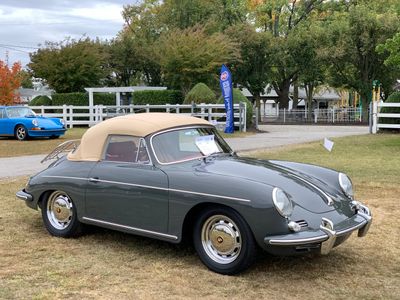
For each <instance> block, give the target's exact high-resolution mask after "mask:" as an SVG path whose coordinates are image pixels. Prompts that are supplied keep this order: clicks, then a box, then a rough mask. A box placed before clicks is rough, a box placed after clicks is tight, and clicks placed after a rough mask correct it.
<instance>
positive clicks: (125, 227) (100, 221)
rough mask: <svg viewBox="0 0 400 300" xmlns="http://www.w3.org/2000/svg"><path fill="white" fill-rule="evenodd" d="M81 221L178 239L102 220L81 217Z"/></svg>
mask: <svg viewBox="0 0 400 300" xmlns="http://www.w3.org/2000/svg"><path fill="white" fill-rule="evenodd" d="M82 219H83V220H85V221H88V222H93V223H97V224H102V225H108V226H112V227H116V228H121V229H126V230H130V231H134V232H140V233H146V234H150V235H155V236H160V237H163V238H167V239H171V240H177V239H178V237H177V236H176V235H170V234H165V233H161V232H156V231H151V230H146V229H141V228H137V227H131V226H126V225H121V224H116V223H112V222H107V221H102V220H97V219H92V218H87V217H83V218H82Z"/></svg>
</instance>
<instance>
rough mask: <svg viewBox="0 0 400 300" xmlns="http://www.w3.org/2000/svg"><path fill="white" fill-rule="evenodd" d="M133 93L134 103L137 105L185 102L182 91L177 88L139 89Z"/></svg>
mask: <svg viewBox="0 0 400 300" xmlns="http://www.w3.org/2000/svg"><path fill="white" fill-rule="evenodd" d="M132 95H133V100H132V103H133V104H136V105H145V104H150V105H163V104H182V102H183V96H182V93H181V92H180V91H177V90H161V91H138V92H134V93H132Z"/></svg>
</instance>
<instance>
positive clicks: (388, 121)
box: [379, 92, 400, 124]
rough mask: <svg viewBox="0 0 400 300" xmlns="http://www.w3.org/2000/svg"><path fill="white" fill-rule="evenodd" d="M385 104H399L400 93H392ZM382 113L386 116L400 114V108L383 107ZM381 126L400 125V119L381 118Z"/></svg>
mask: <svg viewBox="0 0 400 300" xmlns="http://www.w3.org/2000/svg"><path fill="white" fill-rule="evenodd" d="M385 103H399V104H400V92H394V93H392V94H391V95H390V96H389V97H388V98H387V99H386V101H385ZM381 113H386V114H400V107H382V109H381ZM379 123H381V124H400V118H379Z"/></svg>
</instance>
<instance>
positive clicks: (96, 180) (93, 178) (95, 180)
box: [89, 177, 100, 183]
mask: <svg viewBox="0 0 400 300" xmlns="http://www.w3.org/2000/svg"><path fill="white" fill-rule="evenodd" d="M99 181H100V180H99V177H91V178H89V182H94V183H96V182H99Z"/></svg>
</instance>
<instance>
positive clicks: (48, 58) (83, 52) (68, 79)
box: [28, 38, 107, 93]
mask: <svg viewBox="0 0 400 300" xmlns="http://www.w3.org/2000/svg"><path fill="white" fill-rule="evenodd" d="M30 58H31V62H30V63H29V64H28V67H29V68H30V70H31V71H32V73H33V75H34V76H35V77H38V78H43V79H45V80H46V81H47V83H48V84H49V86H50V87H51V88H53V89H55V90H56V91H57V92H58V93H69V92H82V91H84V88H85V87H94V86H99V85H100V83H101V80H102V79H104V78H105V77H106V71H107V70H106V68H105V67H104V65H105V61H106V56H105V52H104V45H102V44H101V43H100V42H99V41H92V40H90V39H89V38H82V39H80V40H70V39H67V40H64V41H61V42H59V43H51V42H46V45H45V47H43V48H40V49H39V50H38V51H37V52H35V53H33V54H31V55H30Z"/></svg>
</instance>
